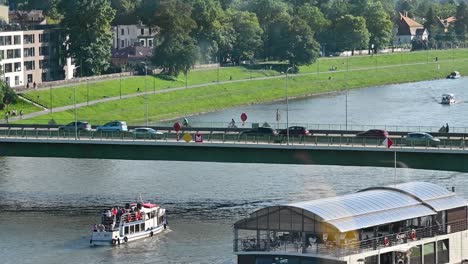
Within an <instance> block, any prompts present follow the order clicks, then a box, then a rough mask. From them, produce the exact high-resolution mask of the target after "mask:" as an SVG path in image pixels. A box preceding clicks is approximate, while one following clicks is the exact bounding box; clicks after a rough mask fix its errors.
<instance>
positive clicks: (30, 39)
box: [24, 34, 35, 44]
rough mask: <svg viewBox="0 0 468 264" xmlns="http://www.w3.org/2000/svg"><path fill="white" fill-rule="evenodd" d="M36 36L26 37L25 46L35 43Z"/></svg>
mask: <svg viewBox="0 0 468 264" xmlns="http://www.w3.org/2000/svg"><path fill="white" fill-rule="evenodd" d="M34 37H35V36H34V34H31V35H24V44H31V43H34Z"/></svg>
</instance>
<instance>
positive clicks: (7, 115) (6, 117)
mask: <svg viewBox="0 0 468 264" xmlns="http://www.w3.org/2000/svg"><path fill="white" fill-rule="evenodd" d="M9 116H10V114H9V113H8V111H7V112H5V122H6V123H7V124H8V117H9Z"/></svg>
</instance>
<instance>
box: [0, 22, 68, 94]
mask: <svg viewBox="0 0 468 264" xmlns="http://www.w3.org/2000/svg"><path fill="white" fill-rule="evenodd" d="M61 38H62V36H61V35H60V30H59V29H56V28H43V29H35V30H24V31H23V30H6V31H3V32H0V57H1V58H2V59H1V61H0V65H1V67H2V78H3V79H4V80H5V81H6V82H7V83H8V84H9V85H10V86H11V87H18V86H30V87H32V86H33V85H34V83H36V84H40V83H42V82H45V81H54V80H63V79H65V77H66V75H69V74H66V73H67V72H70V71H73V69H68V68H70V67H74V66H73V65H70V64H69V63H68V60H67V59H65V58H63V56H62V53H63V49H64V47H63V45H62V43H63V40H62V39H61ZM67 77H68V78H70V77H69V76H67ZM72 77H73V76H72Z"/></svg>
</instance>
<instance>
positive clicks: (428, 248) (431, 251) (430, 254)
mask: <svg viewBox="0 0 468 264" xmlns="http://www.w3.org/2000/svg"><path fill="white" fill-rule="evenodd" d="M423 253H424V264H435V243H434V242H432V243H427V244H424V250H423Z"/></svg>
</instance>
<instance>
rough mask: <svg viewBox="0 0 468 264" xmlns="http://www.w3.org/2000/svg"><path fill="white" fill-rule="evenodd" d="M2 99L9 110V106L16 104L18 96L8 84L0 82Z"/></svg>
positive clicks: (0, 97)
mask: <svg viewBox="0 0 468 264" xmlns="http://www.w3.org/2000/svg"><path fill="white" fill-rule="evenodd" d="M0 99H1V102H2V103H3V104H4V105H6V106H7V108H8V105H10V104H16V102H17V101H18V95H16V93H15V91H13V89H11V88H10V86H9V85H8V84H7V83H5V82H4V81H0Z"/></svg>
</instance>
